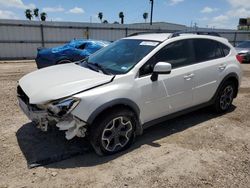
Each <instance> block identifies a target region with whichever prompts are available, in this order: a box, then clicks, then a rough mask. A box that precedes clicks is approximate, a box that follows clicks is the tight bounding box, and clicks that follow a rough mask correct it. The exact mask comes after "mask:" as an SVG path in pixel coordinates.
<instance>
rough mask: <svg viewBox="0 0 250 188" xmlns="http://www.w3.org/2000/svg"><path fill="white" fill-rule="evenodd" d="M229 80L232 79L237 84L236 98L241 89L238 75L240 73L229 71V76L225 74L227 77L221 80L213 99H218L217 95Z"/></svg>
mask: <svg viewBox="0 0 250 188" xmlns="http://www.w3.org/2000/svg"><path fill="white" fill-rule="evenodd" d="M227 81H232V82H233V83H234V84H235V86H236V92H235V94H234V98H236V97H237V95H238V90H239V77H238V75H237V74H236V73H233V72H232V73H229V74H228V75H227V76H225V78H223V80H222V81H221V83H220V85H219V87H218V88H217V90H216V93H215V95H214V97H213V101H214V100H215V99H216V97H217V95H218V93H219V91H220V90H221V88H222V86H223V85H224V83H225V82H227Z"/></svg>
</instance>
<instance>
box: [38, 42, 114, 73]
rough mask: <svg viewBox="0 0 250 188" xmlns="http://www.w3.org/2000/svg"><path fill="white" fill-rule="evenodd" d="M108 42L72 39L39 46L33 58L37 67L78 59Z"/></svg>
mask: <svg viewBox="0 0 250 188" xmlns="http://www.w3.org/2000/svg"><path fill="white" fill-rule="evenodd" d="M109 44H110V43H109V42H107V41H98V40H85V39H74V40H72V41H70V42H69V43H67V44H65V45H63V46H58V47H54V48H40V49H37V57H36V59H35V60H36V64H37V68H38V69H40V68H43V67H48V66H51V65H57V64H63V63H71V62H74V61H79V60H82V59H84V58H86V57H88V56H89V55H90V54H93V53H94V52H96V51H97V50H99V49H101V48H103V47H105V46H107V45H109Z"/></svg>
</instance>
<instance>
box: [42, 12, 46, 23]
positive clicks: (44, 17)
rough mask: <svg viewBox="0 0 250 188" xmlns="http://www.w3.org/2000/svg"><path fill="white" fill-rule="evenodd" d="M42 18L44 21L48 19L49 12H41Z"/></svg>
mask: <svg viewBox="0 0 250 188" xmlns="http://www.w3.org/2000/svg"><path fill="white" fill-rule="evenodd" d="M40 18H41V20H42V21H46V18H47V14H46V13H45V12H42V13H41V14H40Z"/></svg>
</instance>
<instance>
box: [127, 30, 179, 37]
mask: <svg viewBox="0 0 250 188" xmlns="http://www.w3.org/2000/svg"><path fill="white" fill-rule="evenodd" d="M173 32H176V31H173V30H150V31H142V32H136V33H132V34H130V35H128V36H129V37H132V36H137V35H143V34H154V33H173Z"/></svg>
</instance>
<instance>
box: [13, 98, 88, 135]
mask: <svg viewBox="0 0 250 188" xmlns="http://www.w3.org/2000/svg"><path fill="white" fill-rule="evenodd" d="M17 98H18V102H19V106H20V108H21V109H22V111H23V112H24V114H25V115H26V116H27V117H28V118H29V119H30V120H31V121H33V122H35V124H36V125H37V127H38V128H39V129H41V130H42V131H47V130H48V126H49V125H56V126H57V127H58V128H59V130H62V131H66V132H65V137H66V139H68V140H70V139H72V138H74V137H75V136H77V137H85V136H86V131H87V124H86V123H85V122H84V121H82V120H80V119H79V118H77V117H76V116H73V115H72V114H67V115H66V116H63V117H56V116H53V115H51V114H49V113H48V111H46V110H42V109H38V108H35V107H34V106H32V105H29V104H26V103H25V102H24V101H23V100H22V98H21V97H19V96H18V97H17Z"/></svg>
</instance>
